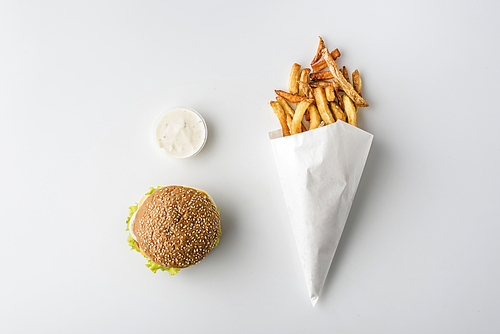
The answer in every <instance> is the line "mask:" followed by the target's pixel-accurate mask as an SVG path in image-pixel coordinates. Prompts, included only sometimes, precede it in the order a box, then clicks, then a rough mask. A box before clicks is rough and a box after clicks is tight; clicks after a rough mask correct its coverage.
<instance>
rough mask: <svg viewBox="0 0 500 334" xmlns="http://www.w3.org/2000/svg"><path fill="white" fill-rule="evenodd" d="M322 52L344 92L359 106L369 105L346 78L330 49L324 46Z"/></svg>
mask: <svg viewBox="0 0 500 334" xmlns="http://www.w3.org/2000/svg"><path fill="white" fill-rule="evenodd" d="M322 53H323V57H324V58H325V60H326V63H327V65H328V68H329V69H330V72H332V74H333V78H334V79H335V80H336V81H337V82H338V83H339V84H340V87H342V90H343V91H344V93H346V94H347V96H349V97H350V98H351V100H352V101H353V102H354V103H355V104H356V105H357V106H358V107H368V106H369V104H368V103H366V101H365V100H364V99H363V98H362V97H361V96H359V94H358V92H356V91H355V90H354V88H353V87H352V85H351V84H350V83H349V82H348V81H347V80H346V79H345V78H344V74H343V73H342V72H341V71H340V70H339V68H338V67H337V64H336V63H335V61H334V60H333V58H332V56H331V55H330V53H329V52H328V49H327V48H324V49H323V51H322Z"/></svg>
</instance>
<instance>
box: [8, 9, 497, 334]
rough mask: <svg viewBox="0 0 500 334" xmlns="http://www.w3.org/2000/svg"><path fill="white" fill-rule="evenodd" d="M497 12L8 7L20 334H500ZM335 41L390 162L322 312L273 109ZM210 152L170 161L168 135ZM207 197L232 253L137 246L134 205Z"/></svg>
mask: <svg viewBox="0 0 500 334" xmlns="http://www.w3.org/2000/svg"><path fill="white" fill-rule="evenodd" d="M499 10H500V4H499V3H498V2H497V1H493V0H490V1H444V0H434V1H413V2H410V1H408V2H406V1H344V2H335V1H317V2H314V3H308V2H305V1H282V2H279V1H252V2H248V4H244V3H242V2H236V1H225V2H224V1H185V2H182V1H175V2H174V1H81V2H77V1H31V2H30V1H2V2H0V162H1V164H0V182H1V183H0V186H1V192H0V203H1V204H0V205H1V209H2V210H1V212H2V218H1V223H0V224H1V225H0V231H1V234H0V237H1V246H2V247H1V251H0V261H1V263H0V264H1V274H0V326H1V327H2V328H1V329H0V331H1V332H2V333H40V332H47V333H145V332H176V333H194V332H195V331H200V332H203V333H329V332H335V333H497V332H498V328H500V320H499V318H498V314H499V312H500V285H499V284H498V282H499V280H500V268H499V265H498V262H499V254H500V243H499V242H498V238H499V235H500V224H499V218H500V210H499V200H498V199H499V195H498V189H499V188H500V178H499V177H498V169H499V167H500V158H499V149H500V134H499V131H498V124H499V122H500V113H499V110H498V104H499V103H498V95H499V94H498V91H499V88H500V87H499V86H500V85H499V80H498V78H499V74H500V72H499V66H498V59H499V55H500V46H499V45H500V44H499V43H498V37H499V34H498V31H500V23H499V22H500V21H499V20H498V13H499ZM319 35H321V36H322V37H323V38H324V40H325V42H326V44H327V46H328V47H329V48H330V49H334V48H339V49H340V51H341V53H342V56H341V58H339V64H340V65H346V66H347V67H348V68H349V69H350V70H351V71H352V70H354V69H355V68H358V69H359V71H360V73H361V76H362V79H363V96H364V97H365V99H366V100H367V101H368V102H369V103H370V107H369V108H365V109H360V112H359V116H358V117H359V126H360V127H361V128H363V129H364V130H366V131H368V132H370V133H372V134H373V135H374V142H373V146H372V150H371V152H370V155H369V157H368V161H367V164H366V168H365V172H364V174H363V177H362V179H361V182H360V185H359V188H358V193H357V196H356V199H355V201H354V204H353V207H352V210H351V214H350V216H349V219H348V222H347V225H346V229H345V230H344V234H343V237H342V239H341V242H340V245H339V249H338V251H337V254H336V256H335V259H334V262H333V264H332V267H331V269H330V272H329V275H328V277H327V281H326V284H325V287H324V290H323V293H322V295H321V297H320V299H319V302H318V304H317V305H316V307H315V308H313V307H312V306H311V303H310V301H309V299H308V295H307V289H306V285H305V281H304V278H303V274H302V269H301V266H300V262H299V259H298V255H297V250H296V248H295V243H294V240H293V236H292V232H291V228H290V226H289V222H288V215H287V212H286V210H285V204H284V201H283V196H282V193H281V189H280V184H279V180H278V177H277V173H276V166H275V163H274V157H273V155H272V150H271V145H270V142H269V139H268V132H269V131H272V130H274V129H276V128H278V126H279V124H278V121H277V119H276V118H275V116H274V114H273V112H272V110H271V108H270V107H269V105H268V102H269V101H270V100H272V99H274V92H273V91H274V89H286V88H287V78H288V74H289V70H290V68H291V65H292V64H293V63H294V62H298V63H300V64H302V65H307V64H309V62H310V60H311V59H312V57H313V55H314V53H315V51H316V47H317V42H318V37H317V36H319ZM173 106H187V107H191V108H194V109H196V110H198V111H199V112H200V113H201V114H202V115H203V116H204V117H205V119H206V121H207V123H208V127H209V139H208V142H207V145H206V147H205V148H204V150H203V151H202V152H201V153H200V154H199V155H198V156H196V157H194V158H191V159H187V160H173V159H170V158H167V157H166V156H163V155H162V154H161V153H160V152H158V151H157V149H156V148H155V147H154V146H153V143H152V138H151V136H152V127H153V123H154V121H155V120H156V119H157V117H158V116H159V115H160V114H161V113H162V111H164V110H166V109H167V108H170V107H173ZM169 184H188V185H191V186H194V187H198V188H200V189H204V190H206V191H207V192H209V193H210V194H211V195H212V197H213V198H214V199H215V201H216V202H217V204H218V205H219V207H220V209H221V215H222V225H223V237H222V239H221V242H220V245H219V246H218V247H217V248H216V249H215V250H214V251H213V252H212V253H211V254H210V255H209V256H208V257H207V258H206V259H205V260H204V261H203V262H201V263H200V264H199V265H196V266H195V267H192V268H189V269H187V270H183V271H181V272H180V273H179V274H178V275H176V276H168V274H166V273H157V274H156V275H155V274H152V273H151V272H150V271H149V270H148V269H147V268H146V267H145V266H144V264H145V261H144V259H143V258H142V257H141V256H140V255H138V254H137V253H136V252H131V251H129V248H128V245H127V244H126V242H125V239H126V236H127V232H125V219H126V216H127V208H128V206H130V205H132V204H134V203H135V202H136V201H138V200H139V198H140V197H141V195H142V194H143V193H144V192H146V191H147V190H148V188H149V187H150V186H157V185H169Z"/></svg>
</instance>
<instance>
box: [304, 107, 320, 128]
mask: <svg viewBox="0 0 500 334" xmlns="http://www.w3.org/2000/svg"><path fill="white" fill-rule="evenodd" d="M307 111H309V119H310V121H309V130H313V129H316V128H317V127H319V125H320V123H321V116H320V115H319V111H318V108H316V105H315V104H314V103H311V104H310V105H309V107H307Z"/></svg>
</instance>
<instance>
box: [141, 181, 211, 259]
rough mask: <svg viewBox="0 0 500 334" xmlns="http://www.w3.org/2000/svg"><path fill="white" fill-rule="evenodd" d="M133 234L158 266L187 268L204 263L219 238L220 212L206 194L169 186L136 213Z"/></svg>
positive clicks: (148, 200) (153, 194) (156, 192)
mask: <svg viewBox="0 0 500 334" xmlns="http://www.w3.org/2000/svg"><path fill="white" fill-rule="evenodd" d="M133 232H134V235H135V237H136V241H137V244H138V246H139V248H140V249H141V250H142V251H143V252H144V253H145V254H146V255H147V256H148V257H149V258H150V259H151V260H152V261H153V262H155V263H157V264H160V265H162V266H165V267H168V268H186V267H189V266H192V265H194V264H196V263H198V262H200V261H201V260H203V259H204V258H205V257H206V256H207V255H208V253H210V251H211V250H212V248H213V247H214V245H215V243H216V241H217V239H218V237H219V234H220V216H219V210H218V209H217V206H216V205H215V204H214V202H213V201H212V200H211V198H210V197H209V196H208V195H207V194H206V193H204V192H202V191H199V190H196V189H193V188H189V187H182V186H168V187H164V188H160V189H158V190H156V191H155V192H153V193H152V194H151V195H150V196H149V197H148V198H147V199H146V200H145V201H144V203H143V204H142V205H141V206H140V208H139V210H137V214H136V216H135V220H134V224H133Z"/></svg>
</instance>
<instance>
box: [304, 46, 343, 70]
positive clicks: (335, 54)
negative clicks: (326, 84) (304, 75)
mask: <svg viewBox="0 0 500 334" xmlns="http://www.w3.org/2000/svg"><path fill="white" fill-rule="evenodd" d="M331 55H332V58H333V59H334V60H335V59H337V58H338V57H340V51H339V49H335V50H333V51H332V52H331ZM327 67H328V65H327V64H326V61H325V60H324V59H323V60H321V61H318V62H317V63H316V64H312V65H311V68H312V71H313V72H319V71H321V70H322V69H325V68H327Z"/></svg>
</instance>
